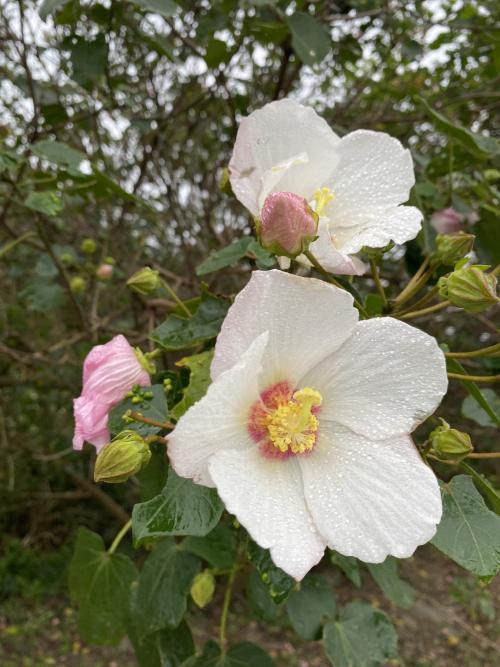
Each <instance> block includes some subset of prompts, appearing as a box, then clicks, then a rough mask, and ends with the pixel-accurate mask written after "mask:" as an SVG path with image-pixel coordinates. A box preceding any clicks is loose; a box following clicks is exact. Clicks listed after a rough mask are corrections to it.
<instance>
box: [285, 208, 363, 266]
mask: <svg viewBox="0 0 500 667" xmlns="http://www.w3.org/2000/svg"><path fill="white" fill-rule="evenodd" d="M309 250H310V251H311V252H312V254H313V255H314V257H315V258H316V259H317V260H318V262H319V263H320V264H321V266H322V267H323V268H324V269H326V270H327V271H330V272H331V273H337V274H344V275H349V276H361V275H363V273H365V271H366V266H365V265H364V264H363V262H362V261H361V260H360V259H359V258H358V257H350V256H349V255H348V254H347V253H346V252H344V251H343V250H342V251H340V250H338V249H337V247H336V246H335V237H333V236H332V233H331V231H330V222H329V220H328V218H320V221H319V225H318V238H317V239H316V241H313V243H311V245H310V246H309ZM297 260H298V261H299V262H301V263H302V264H305V265H306V266H310V265H311V263H310V262H309V260H308V259H307V257H306V256H305V255H299V257H297Z"/></svg>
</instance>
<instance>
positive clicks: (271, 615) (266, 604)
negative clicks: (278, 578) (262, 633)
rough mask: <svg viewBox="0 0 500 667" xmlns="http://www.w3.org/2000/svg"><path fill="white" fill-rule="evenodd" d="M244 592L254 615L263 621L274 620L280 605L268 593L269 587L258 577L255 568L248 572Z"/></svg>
mask: <svg viewBox="0 0 500 667" xmlns="http://www.w3.org/2000/svg"><path fill="white" fill-rule="evenodd" d="M246 592H247V597H248V601H249V602H250V605H251V607H252V610H253V611H254V612H255V614H256V616H258V617H259V618H262V619H263V620H264V621H275V620H276V619H277V618H278V614H279V613H280V610H281V608H280V606H279V605H277V604H276V603H275V602H274V601H273V599H272V597H271V595H270V593H269V588H268V587H267V586H266V584H265V583H264V582H263V581H262V579H261V578H260V575H259V573H258V572H257V570H254V571H253V572H251V573H250V576H249V577H248V580H247V586H246Z"/></svg>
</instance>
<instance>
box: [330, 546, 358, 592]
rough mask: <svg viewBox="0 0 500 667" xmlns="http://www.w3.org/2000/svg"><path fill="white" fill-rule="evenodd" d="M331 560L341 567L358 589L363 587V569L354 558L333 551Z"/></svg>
mask: <svg viewBox="0 0 500 667" xmlns="http://www.w3.org/2000/svg"><path fill="white" fill-rule="evenodd" d="M330 559H331V561H332V563H333V564H334V565H336V566H337V567H339V568H340V569H341V570H342V572H343V573H344V574H345V576H346V577H347V578H348V579H349V580H350V581H352V583H353V584H354V585H355V586H356V588H359V587H360V586H361V583H362V582H361V568H360V566H359V561H358V560H357V559H356V558H354V557H353V556H343V555H342V554H339V553H337V551H332V552H331V554H330Z"/></svg>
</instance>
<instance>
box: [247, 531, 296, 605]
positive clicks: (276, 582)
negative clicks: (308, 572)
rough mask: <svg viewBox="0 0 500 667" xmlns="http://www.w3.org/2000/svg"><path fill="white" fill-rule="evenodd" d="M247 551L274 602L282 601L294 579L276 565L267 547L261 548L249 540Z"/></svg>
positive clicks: (292, 585)
mask: <svg viewBox="0 0 500 667" xmlns="http://www.w3.org/2000/svg"><path fill="white" fill-rule="evenodd" d="M247 553H248V557H249V559H250V560H251V562H252V563H253V564H254V565H255V567H256V568H257V571H258V573H259V575H260V578H261V579H262V581H263V582H264V583H265V584H266V586H268V588H269V593H270V595H271V597H272V598H273V600H274V602H276V603H279V602H283V600H285V599H286V598H287V596H288V594H289V593H290V591H291V590H292V588H293V587H294V585H295V581H294V580H293V579H292V577H290V576H289V575H288V574H286V572H283V570H282V569H281V568H279V567H276V565H275V564H274V563H273V561H272V559H271V556H270V554H269V551H268V550H267V549H262V548H261V547H259V546H258V545H257V544H255V542H249V544H248V548H247Z"/></svg>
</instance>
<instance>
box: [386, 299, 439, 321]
mask: <svg viewBox="0 0 500 667" xmlns="http://www.w3.org/2000/svg"><path fill="white" fill-rule="evenodd" d="M450 305H451V302H450V301H441V303H436V304H435V305H434V306H429V307H428V308H422V310H414V311H411V312H409V313H408V312H407V313H403V314H402V315H400V314H398V313H394V315H395V316H396V317H398V318H399V319H400V320H412V319H413V318H414V317H422V315H428V314H429V313H435V312H436V311H438V310H442V309H443V308H447V307H448V306H450Z"/></svg>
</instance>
